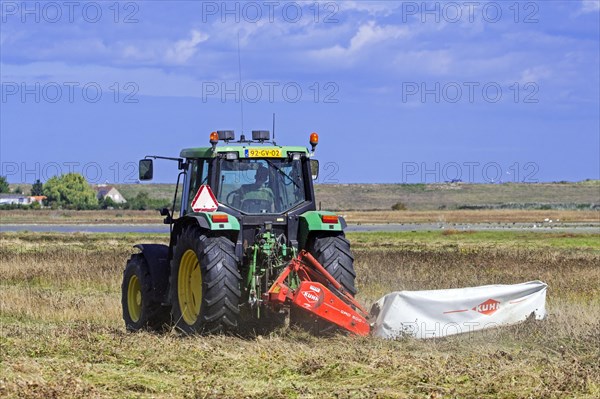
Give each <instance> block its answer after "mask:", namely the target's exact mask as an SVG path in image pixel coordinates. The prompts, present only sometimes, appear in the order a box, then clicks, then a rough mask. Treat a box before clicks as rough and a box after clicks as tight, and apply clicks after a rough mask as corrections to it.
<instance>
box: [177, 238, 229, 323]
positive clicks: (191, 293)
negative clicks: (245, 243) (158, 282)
mask: <svg viewBox="0 0 600 399" xmlns="http://www.w3.org/2000/svg"><path fill="white" fill-rule="evenodd" d="M240 280H241V277H240V274H239V271H238V267H237V259H236V256H235V247H234V244H233V243H232V242H231V241H230V240H229V239H227V238H226V237H207V236H206V235H204V234H202V231H201V230H200V229H198V228H196V227H188V228H186V229H185V230H183V232H182V233H181V234H180V235H179V237H178V238H177V243H176V244H175V248H174V250H173V260H172V261H171V277H170V298H171V305H172V307H171V314H172V317H173V321H174V323H175V326H176V327H177V328H178V329H179V330H181V331H183V332H184V333H187V334H193V333H209V334H213V333H221V332H227V331H234V330H236V329H237V327H238V318H239V309H238V305H239V301H240Z"/></svg>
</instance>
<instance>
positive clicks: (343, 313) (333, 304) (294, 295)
mask: <svg viewBox="0 0 600 399" xmlns="http://www.w3.org/2000/svg"><path fill="white" fill-rule="evenodd" d="M292 272H294V273H295V274H296V275H297V276H298V278H299V279H300V284H299V286H298V288H296V289H291V288H290V287H289V286H288V285H286V283H285V280H286V278H287V277H288V276H289V275H290V273H292ZM328 284H329V285H331V286H333V290H335V291H337V292H338V293H339V294H340V296H338V295H336V294H334V293H333V292H332V291H331V290H330V289H329V288H327V285H328ZM265 300H266V301H267V302H268V303H269V304H271V305H273V306H277V305H291V306H296V307H298V308H300V309H302V310H304V311H306V312H309V313H311V314H313V315H314V316H316V317H318V318H321V319H324V320H327V321H329V322H330V323H333V324H335V325H337V326H339V327H341V328H343V329H345V330H347V331H349V332H351V333H354V334H356V335H363V336H364V335H369V333H370V332H371V327H370V325H369V322H368V321H367V317H366V316H367V314H368V313H367V312H366V311H365V310H364V309H363V308H362V307H361V306H360V304H359V303H358V302H357V301H356V299H354V297H353V296H352V295H350V293H349V292H347V291H345V290H344V288H343V287H342V286H341V284H340V283H338V282H337V281H336V280H335V279H334V278H333V277H332V276H331V274H329V273H328V272H327V270H325V268H324V267H323V266H322V265H321V264H320V263H319V262H318V261H317V260H316V259H315V258H314V257H313V256H312V255H311V254H310V253H308V252H306V251H301V252H300V254H299V255H298V257H297V258H295V259H292V260H291V261H290V263H289V264H288V265H287V266H286V268H285V269H284V270H283V272H281V274H280V275H279V276H278V277H277V279H276V280H275V282H274V283H273V285H272V286H271V289H269V291H268V292H267V293H266V294H265ZM353 307H354V308H356V310H355V309H353Z"/></svg>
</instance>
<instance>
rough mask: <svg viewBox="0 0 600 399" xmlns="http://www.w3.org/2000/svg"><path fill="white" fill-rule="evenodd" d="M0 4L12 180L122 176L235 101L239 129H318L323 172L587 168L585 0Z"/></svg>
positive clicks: (173, 148) (561, 174)
mask: <svg viewBox="0 0 600 399" xmlns="http://www.w3.org/2000/svg"><path fill="white" fill-rule="evenodd" d="M0 3H1V8H0V12H1V37H0V45H1V50H0V51H1V52H0V57H1V58H0V67H1V72H0V77H1V81H2V98H1V102H0V106H1V111H0V112H1V113H0V129H1V130H0V133H1V136H0V162H1V166H2V170H1V171H0V173H1V174H3V175H7V176H8V178H9V181H11V182H32V181H33V180H34V179H35V178H41V179H42V180H45V179H46V178H48V177H50V176H51V175H53V174H55V173H60V172H63V173H66V172H68V171H71V170H73V171H77V172H81V173H84V175H86V177H87V178H88V179H89V180H90V181H91V182H95V183H96V182H104V181H108V182H119V183H122V182H132V181H134V180H135V174H136V172H135V170H134V167H135V162H137V159H139V158H140V157H143V156H144V155H146V154H161V155H170V156H173V155H178V153H179V150H180V149H181V148H183V147H194V146H204V145H205V144H207V142H208V134H209V133H210V132H211V131H213V130H217V129H234V130H235V131H236V134H237V135H238V136H239V134H240V132H241V130H242V122H241V117H240V97H241V98H244V99H245V100H246V101H245V102H244V104H243V107H244V122H243V127H244V131H245V132H246V133H249V131H250V130H252V129H270V128H271V118H272V113H276V115H277V141H278V143H279V144H290V145H297V144H308V136H309V134H310V133H311V132H312V131H316V132H318V133H319V134H320V137H321V143H320V145H319V147H318V149H317V155H318V158H319V160H320V161H321V165H322V167H323V170H322V172H323V173H322V174H321V177H320V182H321V183H335V182H341V183H355V182H388V183H404V182H439V181H447V180H451V179H455V178H459V179H461V180H463V181H474V182H499V181H503V182H507V181H529V182H535V181H558V180H583V179H587V178H593V179H598V178H600V160H599V154H600V89H599V88H600V76H599V75H600V72H599V71H600V31H599V25H600V1H598V0H592V1H575V0H573V1H543V2H542V1H539V2H533V1H521V2H515V1H506V2H502V1H496V2H487V1H479V2H421V1H418V2H411V1H404V2H376V1H369V2H367V1H363V2H359V1H343V2H286V1H279V2H268V1H265V2H263V1H258V2H227V3H225V2H221V1H218V2H193V1H141V2H127V1H124V2H119V3H115V2H114V1H96V2H93V1H92V2H78V1H75V2H61V1H57V2H39V1H38V2H29V3H27V2H25V3H24V2H20V1H18V2H15V1H5V0H2V1H1V2H0ZM238 35H239V41H240V48H241V63H242V86H241V93H242V94H241V95H240V94H239V91H240V90H238V94H236V88H238V89H239V86H236V85H238V84H239V83H238V54H237V47H238ZM156 169H157V174H156V176H157V179H156V181H158V182H170V181H172V180H174V179H175V176H176V171H175V167H174V165H171V164H168V163H160V164H158V165H157V168H156Z"/></svg>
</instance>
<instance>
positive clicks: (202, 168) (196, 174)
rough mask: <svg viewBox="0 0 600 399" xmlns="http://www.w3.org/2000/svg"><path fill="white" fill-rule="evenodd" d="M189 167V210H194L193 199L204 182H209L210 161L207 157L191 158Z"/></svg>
mask: <svg viewBox="0 0 600 399" xmlns="http://www.w3.org/2000/svg"><path fill="white" fill-rule="evenodd" d="M188 162H189V163H190V167H189V168H190V169H189V179H190V184H189V192H188V200H187V207H186V208H187V212H191V211H192V206H191V204H192V201H193V200H194V197H195V196H196V193H197V192H198V189H199V188H200V186H201V185H203V184H208V162H207V160H206V159H190V160H189V161H188Z"/></svg>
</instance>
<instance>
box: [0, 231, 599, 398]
mask: <svg viewBox="0 0 600 399" xmlns="http://www.w3.org/2000/svg"><path fill="white" fill-rule="evenodd" d="M349 238H350V239H351V241H352V244H353V247H354V253H355V258H356V269H357V287H358V289H359V292H360V294H359V296H358V299H359V300H360V301H361V302H362V303H363V304H370V303H372V302H373V301H374V300H376V299H378V298H379V297H380V296H382V295H383V294H385V293H388V292H391V291H396V290H402V289H407V290H415V289H439V288H452V287H465V286H473V285H481V284H494V283H517V282H523V281H528V280H534V279H540V280H542V281H545V282H546V283H548V285H549V293H548V312H549V317H548V318H547V320H544V321H540V322H535V321H532V322H527V323H524V324H521V325H518V326H515V327H509V328H502V329H496V330H488V331H484V332H480V333H473V334H470V335H459V336H453V337H448V338H445V339H438V340H424V341H417V340H414V339H402V340H398V341H383V340H380V339H374V338H356V337H348V336H334V337H330V338H319V337H313V336H310V335H308V334H306V333H304V332H302V331H299V330H294V329H292V330H289V329H282V330H277V331H275V332H274V333H273V334H270V335H268V336H258V337H255V336H247V337H232V336H212V337H181V336H179V335H178V334H177V333H175V332H169V333H166V334H163V335H156V334H149V333H139V334H131V333H127V332H125V328H124V326H123V323H122V320H121V308H120V283H121V276H122V271H123V268H124V265H125V261H126V259H127V258H128V256H129V254H130V253H131V251H132V248H131V246H132V245H133V244H134V243H138V242H162V243H166V241H167V235H166V234H163V235H161V234H144V235H137V234H65V235H61V234H54V233H45V234H34V233H3V234H0V276H1V277H0V303H2V307H1V308H0V323H1V325H2V329H1V330H0V350H1V351H2V356H1V357H0V369H1V370H2V374H1V376H0V396H2V397H29V398H47V397H67V398H68V397H138V398H145V397H148V398H150V397H152V398H155V397H190V398H193V397H206V398H221V397H227V398H265V397H269V398H289V397H297V398H328V397H337V398H363V397H373V398H374V397H379V398H407V397H409V398H442V397H459V398H498V397H505V398H521V397H536V398H537V397H549V398H559V397H582V398H595V397H598V395H599V394H600V384H599V381H600V365H599V362H598V358H599V357H600V347H599V346H598V342H599V340H600V325H599V324H598V320H599V319H600V299H599V298H600V286H599V285H598V283H597V282H598V280H599V279H600V269H599V268H598V266H597V265H598V264H599V263H600V235H598V234H596V235H590V234H586V235H562V234H552V233H548V234H546V233H537V234H535V235H534V234H524V235H523V234H521V233H519V234H511V233H504V232H483V233H468V232H465V233H463V232H460V233H457V232H454V231H451V232H449V233H448V232H429V233H426V232H418V233H367V234H365V233H362V234H359V233H352V234H349Z"/></svg>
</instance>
